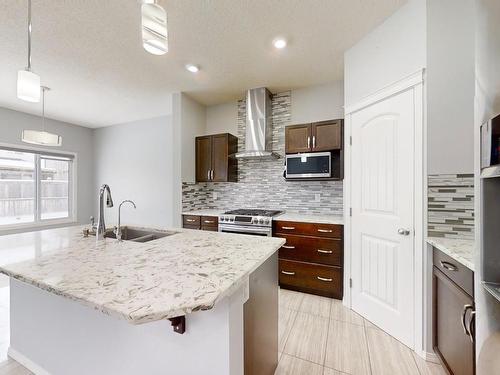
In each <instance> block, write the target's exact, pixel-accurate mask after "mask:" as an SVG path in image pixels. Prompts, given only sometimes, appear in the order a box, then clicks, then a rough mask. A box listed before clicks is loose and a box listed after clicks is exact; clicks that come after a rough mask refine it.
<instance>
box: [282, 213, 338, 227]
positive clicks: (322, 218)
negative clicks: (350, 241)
mask: <svg viewBox="0 0 500 375" xmlns="http://www.w3.org/2000/svg"><path fill="white" fill-rule="evenodd" d="M273 220H281V221H297V222H302V223H319V224H338V225H344V217H343V216H338V215H324V214H297V213H292V212H290V213H288V212H285V213H283V214H281V215H278V216H275V217H274V218H273Z"/></svg>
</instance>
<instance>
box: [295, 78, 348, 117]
mask: <svg viewBox="0 0 500 375" xmlns="http://www.w3.org/2000/svg"><path fill="white" fill-rule="evenodd" d="M343 106H344V82H343V81H338V82H332V83H328V84H324V85H317V86H310V87H305V88H302V89H297V90H292V123H293V124H301V123H307V122H315V121H322V120H331V119H338V118H344V107H343Z"/></svg>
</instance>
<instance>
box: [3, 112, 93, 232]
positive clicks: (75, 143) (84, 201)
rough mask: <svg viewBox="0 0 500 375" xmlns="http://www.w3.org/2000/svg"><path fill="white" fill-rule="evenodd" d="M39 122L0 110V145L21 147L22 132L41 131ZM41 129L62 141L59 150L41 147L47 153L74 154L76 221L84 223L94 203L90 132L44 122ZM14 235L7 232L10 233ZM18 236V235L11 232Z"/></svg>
mask: <svg viewBox="0 0 500 375" xmlns="http://www.w3.org/2000/svg"><path fill="white" fill-rule="evenodd" d="M41 121H42V119H41V118H40V117H38V116H33V115H29V114H27V113H22V112H17V111H13V110H10V109H6V108H0V143H8V144H14V145H19V146H21V147H23V146H25V147H26V146H30V145H26V143H23V142H21V131H22V130H23V129H41ZM45 129H46V130H47V131H49V132H53V133H56V134H59V135H61V136H62V138H63V144H62V147H57V148H53V147H43V146H36V147H37V148H46V149H47V150H49V151H54V150H55V151H62V152H64V151H68V152H74V153H76V154H77V220H78V221H79V222H85V223H86V222H88V219H89V217H90V216H91V215H92V214H93V212H94V211H93V207H92V206H91V205H90V204H89V202H93V201H94V193H95V191H94V173H93V165H94V147H93V138H92V130H91V129H88V128H84V127H81V126H77V125H74V124H69V123H65V122H60V121H55V120H50V119H46V120H45ZM13 232H14V231H9V233H13ZM15 232H19V231H15Z"/></svg>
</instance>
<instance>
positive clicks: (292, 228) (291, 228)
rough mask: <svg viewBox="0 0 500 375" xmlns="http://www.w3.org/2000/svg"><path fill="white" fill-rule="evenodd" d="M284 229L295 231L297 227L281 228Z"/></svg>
mask: <svg viewBox="0 0 500 375" xmlns="http://www.w3.org/2000/svg"><path fill="white" fill-rule="evenodd" d="M281 228H282V229H286V230H294V229H295V227H281Z"/></svg>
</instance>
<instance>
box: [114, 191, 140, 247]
mask: <svg viewBox="0 0 500 375" xmlns="http://www.w3.org/2000/svg"><path fill="white" fill-rule="evenodd" d="M124 203H130V204H131V205H132V206H134V208H137V206H136V205H135V203H134V201H131V200H129V199H127V200H124V201H123V202H122V203H120V205H119V206H118V226H117V227H115V235H116V239H117V240H118V241H120V242H121V241H122V227H121V216H122V205H123V204H124Z"/></svg>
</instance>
